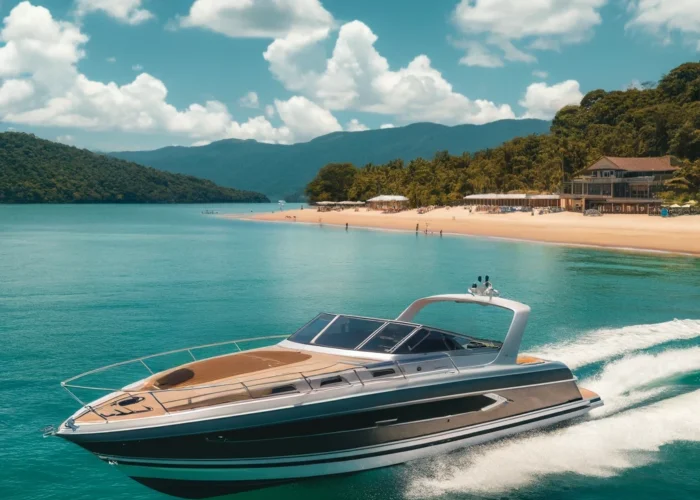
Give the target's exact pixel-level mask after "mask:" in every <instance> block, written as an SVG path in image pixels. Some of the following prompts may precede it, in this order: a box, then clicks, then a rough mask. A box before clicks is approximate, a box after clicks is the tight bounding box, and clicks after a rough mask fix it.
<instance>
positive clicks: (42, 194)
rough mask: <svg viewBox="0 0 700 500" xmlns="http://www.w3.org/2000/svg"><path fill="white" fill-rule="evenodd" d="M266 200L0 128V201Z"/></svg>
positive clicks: (192, 178)
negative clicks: (0, 131) (1, 131)
mask: <svg viewBox="0 0 700 500" xmlns="http://www.w3.org/2000/svg"><path fill="white" fill-rule="evenodd" d="M268 201H269V200H268V199H267V198H266V197H265V196H264V195H262V194H260V193H253V192H250V191H239V190H236V189H231V188H225V187H221V186H217V185H216V184H214V183H213V182H211V181H209V180H204V179H198V178H196V177H191V176H186V175H179V174H172V173H170V172H161V171H158V170H155V169H153V168H149V167H143V166H141V165H137V164H136V163H131V162H127V161H124V160H119V159H117V158H112V157H110V156H105V155H100V154H95V153H92V152H90V151H87V150H84V149H78V148H74V147H71V146H66V145H64V144H59V143H56V142H51V141H47V140H44V139H39V138H38V137H36V136H34V135H32V134H24V133H18V132H6V133H0V203H206V202H268Z"/></svg>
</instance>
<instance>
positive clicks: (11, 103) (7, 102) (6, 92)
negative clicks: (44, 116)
mask: <svg viewBox="0 0 700 500" xmlns="http://www.w3.org/2000/svg"><path fill="white" fill-rule="evenodd" d="M32 95H34V85H32V83H31V82H29V81H27V80H17V79H12V80H5V81H4V82H3V83H2V85H0V109H12V108H13V107H19V106H21V105H22V103H23V102H25V101H26V100H27V99H28V98H30V97H31V96H32Z"/></svg>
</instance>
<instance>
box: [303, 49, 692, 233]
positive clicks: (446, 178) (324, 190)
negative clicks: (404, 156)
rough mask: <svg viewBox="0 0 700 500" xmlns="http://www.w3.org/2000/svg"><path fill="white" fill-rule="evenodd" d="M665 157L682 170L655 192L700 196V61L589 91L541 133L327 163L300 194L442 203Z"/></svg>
mask: <svg viewBox="0 0 700 500" xmlns="http://www.w3.org/2000/svg"><path fill="white" fill-rule="evenodd" d="M665 155H672V156H675V157H676V158H678V159H680V160H681V163H680V165H681V168H679V169H678V170H677V171H676V172H675V173H674V176H673V178H672V179H669V180H667V181H666V182H665V190H664V191H663V192H662V193H659V196H660V197H662V198H665V199H667V200H673V202H674V203H679V204H685V203H686V202H689V201H690V200H700V63H687V64H682V65H681V66H679V67H677V68H675V69H673V70H671V71H670V72H669V73H668V74H666V75H664V76H663V77H662V79H661V80H660V81H659V82H658V85H655V84H653V83H650V84H646V85H644V88H643V89H637V88H630V89H628V90H625V91H620V90H615V91H612V92H606V91H605V90H600V89H599V90H593V91H591V92H589V93H588V94H586V95H585V96H584V97H583V99H582V100H581V103H580V105H575V106H566V107H564V108H563V109H561V110H560V111H559V112H558V113H557V114H556V116H555V117H554V120H553V121H552V128H551V133H549V134H540V135H529V136H526V137H517V138H514V139H512V140H509V141H507V142H504V143H503V144H502V145H500V146H498V147H494V148H490V149H486V150H483V151H478V152H475V153H474V154H471V155H450V154H445V153H442V152H441V153H438V154H435V155H434V156H433V157H432V158H430V159H418V160H414V161H412V162H410V163H408V164H403V163H402V162H396V161H390V162H386V163H385V164H383V165H377V164H374V165H372V166H370V167H367V168H357V166H354V165H349V164H347V163H343V162H339V163H335V164H330V165H327V166H325V167H324V168H322V169H321V170H320V171H319V172H318V175H317V176H316V178H315V179H314V180H313V181H311V182H310V183H309V185H308V187H307V194H308V196H309V199H310V200H311V201H314V200H318V201H324V200H367V199H369V198H371V197H373V196H376V195H378V194H381V193H397V194H398V193H400V194H403V195H404V196H407V197H408V198H409V200H410V203H411V205H413V206H426V205H445V204H451V203H460V202H461V201H462V199H463V197H464V195H465V194H471V193H493V192H495V193H508V192H513V191H515V192H520V193H523V192H528V191H530V192H533V191H534V192H553V191H557V190H559V189H560V188H561V187H562V183H563V182H566V180H567V179H571V178H572V177H576V176H577V175H579V174H581V173H582V172H584V171H585V169H586V168H587V167H588V166H589V165H591V164H593V163H594V162H595V161H597V160H599V159H600V157H601V156H623V157H658V156H665ZM689 237H691V236H690V234H689ZM692 237H695V238H697V237H698V235H694V236H692Z"/></svg>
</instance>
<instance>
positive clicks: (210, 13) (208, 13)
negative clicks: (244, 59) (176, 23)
mask: <svg viewBox="0 0 700 500" xmlns="http://www.w3.org/2000/svg"><path fill="white" fill-rule="evenodd" d="M332 25H333V16H332V15H331V14H330V12H328V11H327V10H326V9H324V8H323V6H322V5H321V2H320V1H319V0H255V1H253V0H195V2H194V3H193V4H192V7H190V12H189V14H188V15H187V16H185V17H183V18H181V19H180V26H182V27H186V28H187V27H199V28H206V29H209V30H212V31H216V32H218V33H222V34H224V35H227V36H231V37H247V38H282V37H285V36H287V35H288V34H290V33H292V32H293V33H297V34H305V33H311V32H314V31H317V30H319V29H321V30H325V29H328V28H330V27H331V26H332Z"/></svg>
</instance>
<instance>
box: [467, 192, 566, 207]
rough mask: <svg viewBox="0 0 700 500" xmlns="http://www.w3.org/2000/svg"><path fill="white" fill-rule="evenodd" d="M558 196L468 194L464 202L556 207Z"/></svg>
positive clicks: (490, 204) (484, 205) (558, 201)
mask: <svg viewBox="0 0 700 500" xmlns="http://www.w3.org/2000/svg"><path fill="white" fill-rule="evenodd" d="M560 198H561V197H560V196H559V195H558V194H499V193H487V194H470V195H469V196H465V197H464V204H465V205H467V206H479V207H527V208H546V207H550V208H557V207H559V206H560V203H561V201H560Z"/></svg>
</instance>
